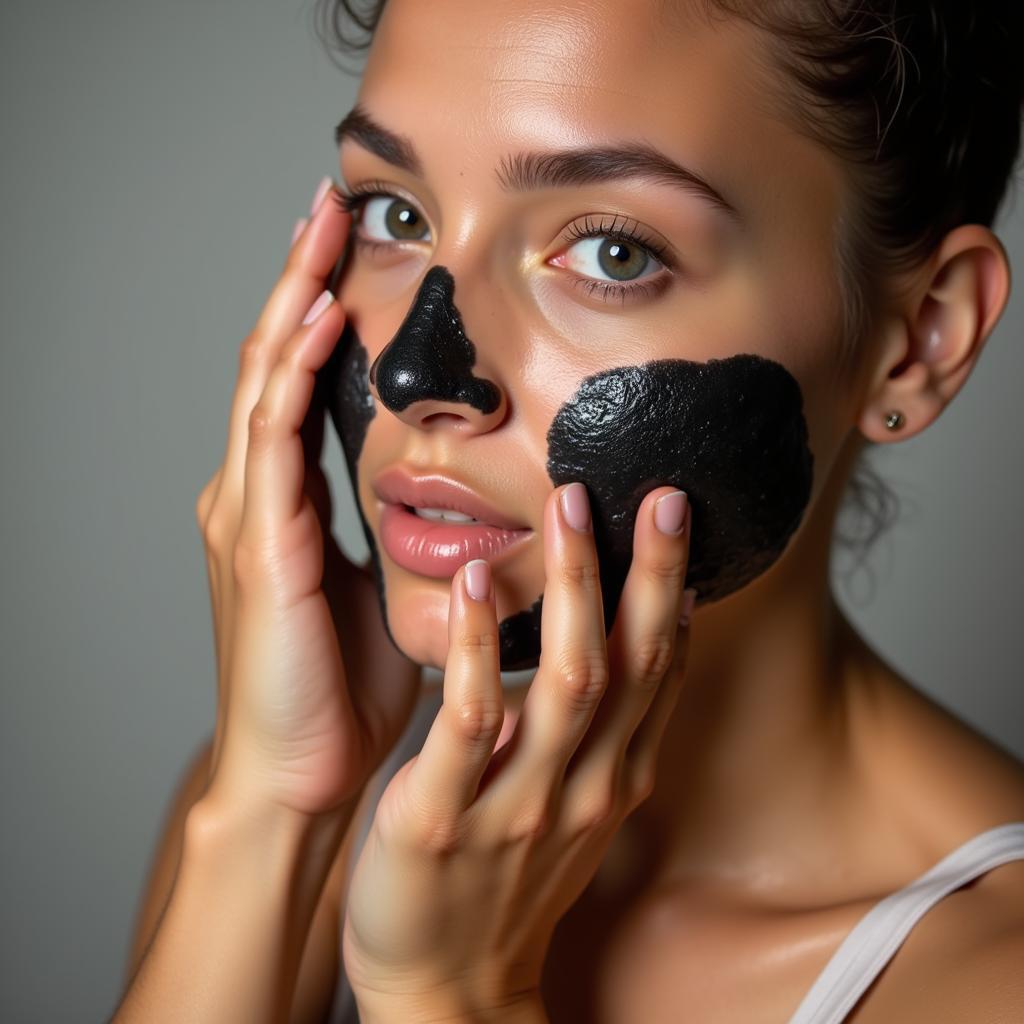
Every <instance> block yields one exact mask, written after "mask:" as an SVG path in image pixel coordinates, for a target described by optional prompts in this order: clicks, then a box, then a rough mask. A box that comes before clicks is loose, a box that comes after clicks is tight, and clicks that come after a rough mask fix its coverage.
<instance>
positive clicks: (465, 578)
mask: <svg viewBox="0 0 1024 1024" xmlns="http://www.w3.org/2000/svg"><path fill="white" fill-rule="evenodd" d="M442 701H443V702H442V704H441V708H440V710H439V711H438V713H437V717H436V718H435V719H434V723H433V725H432V726H431V728H430V732H429V733H428V734H427V738H426V741H425V742H424V744H423V748H422V750H421V751H420V754H419V756H418V757H417V759H416V763H415V765H414V766H413V767H412V769H411V771H410V775H409V782H410V785H411V787H412V788H411V790H410V792H411V793H412V796H413V800H414V804H413V805H414V806H415V807H418V808H419V809H420V810H421V812H422V813H424V814H425V815H426V816H427V817H428V818H429V819H430V821H431V822H433V823H435V824H437V825H438V826H443V825H444V824H445V823H451V822H452V821H454V819H455V818H456V817H457V816H458V815H460V814H462V813H463V812H464V811H465V810H466V809H467V808H468V807H469V806H470V805H471V804H472V803H473V801H474V800H475V799H476V795H477V790H478V787H479V785H480V779H481V776H482V775H483V773H484V769H485V768H486V767H487V763H488V761H489V760H490V757H491V754H492V753H493V751H494V745H495V743H496V742H497V740H498V734H499V733H500V732H501V726H502V722H503V721H504V717H505V705H504V700H503V699H502V691H501V675H500V670H499V651H498V618H497V613H496V610H495V603H494V588H493V587H492V586H491V571H490V566H489V565H488V564H487V562H485V561H484V560H483V559H480V558H478V559H474V560H473V561H472V562H468V563H467V564H466V565H464V566H463V567H462V568H461V569H460V570H459V571H458V572H457V573H456V574H455V576H454V577H453V579H452V593H451V604H450V605H449V614H448V657H447V659H446V661H445V666H444V690H443V698H442Z"/></svg>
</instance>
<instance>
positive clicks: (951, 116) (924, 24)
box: [316, 0, 1024, 555]
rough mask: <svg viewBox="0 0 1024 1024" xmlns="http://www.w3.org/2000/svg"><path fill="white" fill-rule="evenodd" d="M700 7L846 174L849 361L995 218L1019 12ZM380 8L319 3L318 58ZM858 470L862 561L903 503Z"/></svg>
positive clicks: (363, 44)
mask: <svg viewBox="0 0 1024 1024" xmlns="http://www.w3.org/2000/svg"><path fill="white" fill-rule="evenodd" d="M662 2H663V5H664V6H666V7H670V6H671V3H672V0H662ZM703 2H704V5H705V8H706V11H707V13H708V15H709V17H738V18H741V19H743V20H745V21H747V22H749V23H751V24H753V25H755V26H757V27H758V28H760V29H763V30H764V31H765V32H766V33H767V35H768V38H769V39H770V40H771V52H770V56H771V58H772V62H773V63H774V64H775V65H776V66H778V67H780V68H781V69H782V70H783V71H784V72H785V76H784V79H788V80H789V81H791V82H792V83H793V84H794V86H795V88H793V89H792V90H790V91H789V93H788V96H787V97H783V101H784V102H785V103H786V105H787V108H788V112H789V113H790V114H791V121H792V123H793V124H794V126H795V127H796V128H797V130H799V131H801V132H803V133H805V134H806V135H808V136H809V137H811V138H812V139H814V140H815V141H817V142H819V143H821V144H822V145H824V146H826V147H827V148H828V149H829V150H831V151H832V152H834V153H835V154H836V155H838V156H839V157H840V158H841V159H842V160H843V161H844V163H845V166H846V167H847V169H848V172H849V173H848V178H849V183H850V186H851V188H850V197H851V200H850V204H849V209H848V210H847V211H846V212H845V215H844V218H843V224H842V230H841V231H840V232H839V237H838V238H837V247H838V251H837V257H838V263H839V266H840V268H841V281H840V284H841V286H842V292H843V296H844V314H845V315H844V320H845V324H844V326H845V331H844V341H845V345H844V348H843V359H844V360H850V359H853V358H854V357H855V356H856V354H857V353H858V351H860V347H861V342H862V340H863V339H864V338H865V337H866V336H867V334H868V333H869V332H870V331H871V329H872V327H873V323H874V316H875V314H876V312H877V311H878V310H879V309H880V308H881V307H882V303H883V302H884V301H885V300H886V298H888V290H889V288H890V286H891V282H892V281H893V279H894V278H895V277H896V275H898V274H899V273H900V272H902V271H906V270H910V269H912V268H914V267H915V266H917V265H919V264H920V263H921V262H922V261H923V260H924V259H925V258H927V256H928V255H929V254H930V253H931V252H932V251H933V250H934V248H935V247H936V245H937V244H938V243H939V242H940V241H941V239H942V238H943V237H944V236H945V235H946V234H947V233H948V232H949V231H950V230H952V229H953V228H954V227H956V226H957V225H959V224H984V225H986V226H989V227H991V226H992V225H993V224H994V222H995V219H996V215H997V213H998V211H999V209H1000V207H1001V205H1002V203H1003V200H1004V199H1005V197H1006V193H1007V190H1008V188H1009V186H1010V183H1011V181H1013V180H1014V170H1015V165H1016V162H1017V157H1018V152H1019V149H1020V115H1021V93H1022V73H1021V67H1022V62H1024V55H1022V54H1019V53H1018V47H1019V46H1020V44H1021V42H1022V38H1021V37H1022V32H1021V27H1022V15H1021V9H1022V6H1024V5H1021V3H1020V0H984V2H979V3H972V2H970V0H703ZM384 4H385V0H317V3H316V21H317V29H316V30H317V33H318V34H319V35H320V38H321V39H322V40H323V41H324V43H325V45H326V46H327V49H328V51H329V52H331V51H338V52H340V53H342V54H345V55H354V54H358V53H360V52H361V51H363V50H365V49H366V48H367V47H368V46H369V44H370V42H371V40H372V38H373V33H374V30H375V29H376V27H377V23H378V21H379V20H380V16H381V14H382V12H383V9H384ZM332 59H333V58H332ZM869 447H872V446H871V445H870V444H869V445H868V446H866V448H869ZM856 470H857V471H856V472H855V473H854V474H853V475H852V476H851V478H850V480H849V482H848V485H847V486H848V491H847V498H848V500H849V502H850V503H851V504H852V506H853V508H854V511H855V512H858V513H860V514H859V515H858V516H857V517H856V520H857V523H858V525H857V526H855V528H854V531H853V532H852V533H850V534H847V533H844V532H842V531H841V530H837V535H836V536H837V540H838V541H839V542H840V543H841V544H843V545H844V546H846V547H849V548H851V549H859V550H860V551H861V552H862V555H863V553H864V552H866V551H867V549H868V548H869V547H870V546H871V545H872V544H873V542H874V541H875V540H876V539H877V538H878V537H879V536H880V535H881V534H882V533H883V532H884V531H885V530H886V529H887V528H888V527H889V526H890V525H891V524H892V523H893V522H894V521H895V518H896V515H897V513H898V504H899V502H898V499H897V496H896V495H895V494H894V493H893V492H892V491H891V490H890V489H889V487H888V486H887V485H886V483H885V481H884V480H882V479H881V478H880V477H879V476H878V475H877V474H876V473H875V472H874V470H873V469H872V468H871V467H870V466H869V465H868V464H866V463H865V462H863V460H860V461H858V464H857V466H856ZM865 523H866V524H867V528H866V529H865V528H864V524H865Z"/></svg>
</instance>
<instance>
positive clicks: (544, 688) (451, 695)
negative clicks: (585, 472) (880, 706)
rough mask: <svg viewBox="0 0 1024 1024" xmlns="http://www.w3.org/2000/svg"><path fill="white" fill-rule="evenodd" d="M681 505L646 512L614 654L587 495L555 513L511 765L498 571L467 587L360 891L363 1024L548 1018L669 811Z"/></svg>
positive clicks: (680, 597) (352, 928)
mask: <svg viewBox="0 0 1024 1024" xmlns="http://www.w3.org/2000/svg"><path fill="white" fill-rule="evenodd" d="M566 492H570V493H568V495H567V493H566ZM678 493H679V492H676V491H674V490H673V489H672V488H671V487H661V488H657V489H655V490H654V491H651V492H650V493H649V494H648V495H646V497H645V498H644V501H643V502H642V504H641V506H640V509H639V511H638V514H637V519H636V527H635V530H634V541H633V560H632V565H631V567H630V570H629V575H628V577H627V579H626V582H625V586H624V589H623V593H622V598H621V601H620V605H619V609H618V611H617V613H616V618H615V624H614V628H613V630H612V633H611V635H610V636H609V637H608V638H607V641H606V638H605V626H604V615H603V611H602V604H601V588H600V578H599V575H598V562H597V552H596V550H595V546H594V538H593V533H592V530H591V526H590V513H589V506H588V503H587V498H586V489H585V488H584V487H583V486H582V485H580V484H569V485H567V486H565V487H560V488H557V489H555V490H554V491H553V492H552V494H551V495H550V496H549V498H548V500H547V502H546V505H545V509H544V565H545V576H546V585H545V590H544V602H543V606H542V619H541V628H542V643H541V657H540V665H539V668H538V670H537V674H536V676H535V677H534V680H533V682H532V683H531V685H530V690H529V692H528V694H527V697H526V701H525V703H524V705H523V710H522V713H521V715H520V717H519V721H518V723H517V724H516V728H515V731H514V732H513V734H512V736H511V738H510V739H509V741H508V742H507V743H505V744H504V745H503V746H502V747H500V748H499V749H498V750H497V751H495V750H494V746H495V743H496V741H497V738H498V735H499V732H500V730H501V727H502V722H503V718H504V702H503V700H502V688H501V677H500V675H499V666H498V643H497V639H498V623H497V616H496V611H495V602H494V588H493V587H492V586H491V585H490V575H489V570H490V567H489V566H487V565H486V563H484V562H477V563H470V565H469V566H468V567H467V566H463V567H462V568H461V569H460V570H459V571H458V572H457V573H456V574H455V576H454V577H453V580H452V590H451V604H450V607H449V616H448V657H447V661H446V664H445V674H444V695H443V701H444V703H443V705H442V706H441V708H440V710H439V711H438V714H437V717H436V718H435V720H434V722H433V724H432V726H431V729H430V732H429V734H428V735H427V738H426V741H425V742H424V745H423V748H422V750H421V752H420V753H419V754H418V755H417V756H416V757H414V758H412V760H410V761H409V762H408V763H406V764H405V765H404V766H403V767H402V768H401V769H400V770H399V771H398V773H397V774H396V775H395V776H394V778H393V779H392V780H391V781H390V783H389V785H388V786H387V788H386V789H385V791H384V793H383V795H382V796H381V798H380V802H379V803H378V806H377V810H376V815H375V817H374V820H373V824H372V827H371V830H370V833H369V835H368V837H367V840H366V844H365V846H364V848H363V850H362V853H361V855H360V857H359V861H358V863H357V865H356V868H355V871H354V874H353V878H352V884H351V888H350V890H349V895H348V904H347V913H346V920H345V930H344V959H345V970H346V974H347V977H348V980H349V982H350V984H351V985H352V988H353V991H354V993H355V995H356V997H357V1000H358V1002H359V1008H360V1013H361V1014H362V1017H361V1019H363V1020H389V1019H394V1020H398V1019H402V1020H404V1021H413V1020H415V1019H416V1018H417V1016H419V1014H420V1012H422V1014H423V1016H424V1017H426V1018H429V1015H430V1014H431V1013H434V1012H438V1013H441V1014H442V1015H443V1014H449V1015H450V1016H451V1017H452V1018H455V1019H458V1018H459V1016H460V1014H465V1015H467V1016H466V1019H471V1016H472V1015H473V1014H480V1015H482V1016H483V1017H489V1016H490V1015H491V1014H494V1015H496V1019H501V1016H502V1008H503V1007H509V1008H512V1007H515V1006H522V1005H524V1004H529V1003H531V1002H535V1004H536V1005H538V1006H539V1005H540V1004H539V995H538V993H539V988H540V980H541V972H542V969H543V965H544V958H545V956H546V954H547V949H548V946H549V943H550V941H551V936H552V933H553V931H554V928H555V925H556V924H557V922H558V920H559V919H560V918H561V917H562V916H563V914H565V913H566V911H567V910H568V909H569V907H570V906H571V905H572V904H573V903H574V902H575V900H576V899H577V898H578V897H579V896H580V894H581V893H582V892H583V890H584V889H585V888H586V886H587V884H588V883H589V881H590V880H591V878H592V877H593V876H594V874H595V873H596V871H597V869H598V867H599V865H600V863H601V860H602V858H603V856H604V854H605V852H606V850H607V848H608V846H609V845H610V843H611V840H612V838H613V836H614V835H615V833H616V831H617V830H618V828H619V826H620V825H621V824H622V822H623V821H624V819H625V818H626V817H627V816H628V815H629V814H630V812H632V811H633V810H634V809H635V808H636V807H637V806H638V805H639V804H640V803H642V802H643V800H645V799H646V798H647V797H648V796H649V795H650V793H651V791H652V789H653V786H654V771H655V764H656V760H657V753H658V747H659V745H660V742H661V736H662V733H663V732H664V728H665V724H666V722H667V720H668V717H669V715H670V713H671V711H672V709H673V707H674V706H675V703H676V699H677V697H678V693H679V688H680V684H681V682H682V677H683V672H684V667H685V660H686V652H687V647H688V633H689V630H688V628H687V627H686V626H684V625H682V624H681V623H680V614H681V612H683V611H684V609H685V613H686V617H687V618H688V614H689V610H690V609H691V608H692V596H693V595H692V592H687V595H688V597H689V600H686V599H685V598H684V594H683V582H684V580H685V578H686V566H687V557H688V551H689V535H690V518H691V517H690V515H689V509H686V511H685V514H684V521H683V525H682V528H681V530H680V532H679V533H677V534H673V533H664V532H662V531H661V530H660V529H659V528H658V525H657V523H656V519H655V505H656V503H657V501H658V499H664V498H666V496H669V495H675V494H678ZM563 498H567V499H568V500H567V501H563ZM566 504H568V506H569V517H568V519H567V516H566V513H565V506H566ZM679 504H680V499H679V498H678V497H668V500H667V501H662V503H661V506H660V509H659V513H660V514H659V516H658V520H659V521H661V522H662V523H663V524H665V525H668V526H671V525H672V522H671V520H672V516H671V512H672V508H673V505H675V506H676V508H678V505H679ZM573 512H575V513H576V514H575V516H573ZM573 519H574V520H575V522H577V523H582V524H584V528H583V529H582V530H580V529H575V528H574V527H573V526H572V525H570V520H573ZM467 569H468V570H469V573H470V576H471V577H473V576H474V570H476V571H477V572H481V570H482V572H481V575H482V577H483V579H482V580H479V579H472V578H471V582H472V583H474V584H479V583H481V582H482V583H483V584H484V586H485V589H486V596H485V597H484V598H483V600H478V599H474V598H473V597H472V596H471V595H470V592H469V591H468V590H467ZM514 1016H515V1013H514V1011H512V1012H510V1013H509V1017H510V1018H512V1017H514ZM525 1019H529V1018H528V1017H527V1018H525Z"/></svg>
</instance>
